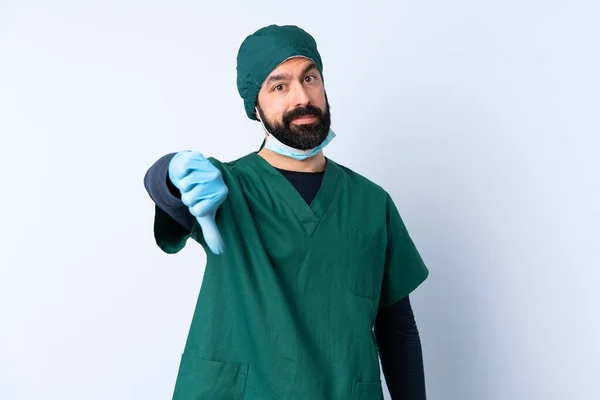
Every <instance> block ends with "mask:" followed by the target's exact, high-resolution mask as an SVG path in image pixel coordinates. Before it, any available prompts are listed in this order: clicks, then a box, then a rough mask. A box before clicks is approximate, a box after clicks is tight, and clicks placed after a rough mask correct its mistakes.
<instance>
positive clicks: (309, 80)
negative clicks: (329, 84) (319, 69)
mask: <svg viewBox="0 0 600 400" xmlns="http://www.w3.org/2000/svg"><path fill="white" fill-rule="evenodd" d="M316 79H317V77H316V76H314V75H308V76H307V77H306V78H304V82H306V83H312V82H314V81H315V80H316Z"/></svg>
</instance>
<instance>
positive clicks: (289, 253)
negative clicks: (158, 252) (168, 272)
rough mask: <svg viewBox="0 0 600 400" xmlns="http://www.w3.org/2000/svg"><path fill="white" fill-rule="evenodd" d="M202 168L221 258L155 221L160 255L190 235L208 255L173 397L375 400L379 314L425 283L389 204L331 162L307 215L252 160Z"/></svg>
mask: <svg viewBox="0 0 600 400" xmlns="http://www.w3.org/2000/svg"><path fill="white" fill-rule="evenodd" d="M210 161H211V162H212V163H213V164H214V165H215V166H216V167H217V168H219V170H220V171H221V172H222V175H223V179H224V181H225V183H226V184H227V186H228V188H229V195H228V196H227V199H226V201H225V202H224V203H223V204H222V206H221V207H220V208H219V211H218V213H217V218H216V222H217V226H218V227H219V230H220V232H221V235H222V236H223V240H224V243H225V252H224V254H222V255H215V254H213V253H212V252H211V251H210V250H209V249H208V247H207V246H206V243H205V242H204V240H203V237H202V232H201V230H200V226H199V225H198V223H196V224H195V226H194V227H193V228H192V230H191V232H185V230H183V228H182V227H181V226H179V225H178V224H177V223H175V222H174V221H173V220H171V219H170V218H169V217H168V216H167V215H166V214H165V213H164V212H162V210H160V209H159V208H156V214H155V224H154V233H155V239H156V242H157V244H158V245H159V246H160V248H161V249H162V250H163V251H164V252H166V253H170V254H172V253H177V252H178V251H180V250H181V249H182V248H183V247H184V246H185V244H186V241H187V240H188V238H189V237H191V238H193V239H194V240H196V241H197V242H198V243H200V244H201V245H202V246H203V247H204V249H205V250H206V254H207V264H206V269H205V273H204V278H203V281H202V286H201V289H200V293H199V296H198V301H197V304H196V309H195V312H194V315H193V319H192V322H191V326H190V330H189V334H188V338H187V341H186V344H185V349H184V352H183V355H182V358H181V363H180V366H179V372H178V375H177V380H176V383H175V391H174V395H173V399H175V400H201V399H211V400H216V399H232V400H238V399H240V400H241V399H244V400H284V399H310V400H321V399H322V400H331V399H344V400H381V399H383V394H382V387H381V381H380V369H379V359H378V350H377V345H376V342H375V337H374V334H373V330H372V328H373V325H374V322H375V317H376V315H377V309H378V307H380V306H386V305H391V304H393V303H395V302H396V301H398V300H400V299H402V298H404V297H405V296H407V295H408V294H409V293H410V292H412V291H413V290H414V289H415V288H416V287H417V286H419V285H420V284H421V283H422V282H423V281H424V280H425V279H426V278H427V276H428V270H427V268H426V266H425V265H424V263H423V261H422V259H421V257H420V256H419V253H418V251H417V249H416V248H415V246H414V244H413V242H412V240H411V238H410V237H409V234H408V232H407V230H406V228H405V226H404V224H403V222H402V220H401V218H400V215H399V213H398V211H397V209H396V207H395V205H394V203H393V201H392V199H391V198H390V196H389V195H388V194H387V192H386V191H384V190H383V189H382V188H380V187H379V186H377V185H376V184H374V183H372V182H370V181H369V180H367V179H366V178H364V177H362V176H360V175H359V174H357V173H355V172H353V171H351V170H350V169H348V168H345V167H343V166H341V165H338V164H336V163H335V162H333V161H332V160H330V159H327V165H326V169H325V173H324V176H323V182H322V185H321V188H320V189H319V192H318V193H317V195H316V197H315V198H314V200H313V201H312V203H311V204H310V205H308V204H307V203H306V202H305V201H304V199H303V198H302V196H301V195H300V194H299V193H298V192H297V191H296V189H295V188H294V187H293V186H292V184H291V183H290V182H289V181H288V180H287V179H286V178H285V177H284V176H283V175H282V174H281V173H280V172H279V171H277V170H276V169H275V168H273V167H272V166H271V165H270V164H268V163H267V162H266V161H265V160H264V159H263V158H262V157H260V156H259V155H258V154H257V153H251V154H249V155H247V156H245V157H242V158H240V159H238V160H236V161H232V162H228V163H222V162H220V161H218V160H216V159H214V158H210Z"/></svg>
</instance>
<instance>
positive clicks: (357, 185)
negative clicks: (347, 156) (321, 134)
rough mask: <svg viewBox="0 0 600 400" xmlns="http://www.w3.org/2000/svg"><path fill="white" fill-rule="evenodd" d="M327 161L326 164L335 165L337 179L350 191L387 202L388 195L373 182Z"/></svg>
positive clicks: (347, 168) (349, 169) (343, 166)
mask: <svg viewBox="0 0 600 400" xmlns="http://www.w3.org/2000/svg"><path fill="white" fill-rule="evenodd" d="M327 160H328V162H333V164H335V166H336V169H337V171H338V173H339V175H340V176H339V178H340V179H343V180H344V181H346V183H347V185H348V187H349V188H350V190H360V191H361V192H363V193H364V194H367V195H369V197H377V198H381V199H382V200H386V201H387V198H388V197H389V194H388V192H387V191H386V190H385V189H384V188H383V187H381V186H380V185H379V184H377V183H375V182H373V181H372V180H371V179H369V178H367V177H365V176H364V175H362V174H360V173H358V172H356V171H354V170H352V169H351V168H349V167H347V166H345V165H342V164H339V163H336V162H335V161H333V160H331V159H327Z"/></svg>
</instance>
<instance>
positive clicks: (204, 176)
mask: <svg viewBox="0 0 600 400" xmlns="http://www.w3.org/2000/svg"><path fill="white" fill-rule="evenodd" d="M220 177H221V173H220V172H219V170H216V171H200V170H193V171H191V172H190V173H188V174H187V175H186V176H185V177H183V178H181V179H180V180H179V181H178V182H177V185H176V186H177V188H178V189H179V190H181V191H182V192H187V191H188V190H191V189H192V188H193V187H194V186H195V185H197V184H201V185H206V184H210V183H211V182H213V181H216V180H217V179H219V178H220Z"/></svg>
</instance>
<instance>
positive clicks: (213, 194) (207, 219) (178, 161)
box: [169, 150, 229, 254]
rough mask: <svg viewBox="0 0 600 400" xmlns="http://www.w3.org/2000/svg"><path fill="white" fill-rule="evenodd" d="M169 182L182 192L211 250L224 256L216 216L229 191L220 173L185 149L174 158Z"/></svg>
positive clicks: (184, 201)
mask: <svg viewBox="0 0 600 400" xmlns="http://www.w3.org/2000/svg"><path fill="white" fill-rule="evenodd" d="M169 179H170V180H171V182H172V183H173V185H174V186H175V187H176V188H177V189H179V191H180V192H181V201H182V202H183V204H185V205H186V206H187V207H188V209H189V210H190V213H191V214H192V215H193V216H194V217H196V220H197V221H198V223H199V224H200V227H201V228H202V235H203V236H204V240H205V241H206V244H207V245H208V247H209V248H210V250H211V251H212V252H213V253H215V254H222V253H223V250H224V243H223V238H222V237H221V233H220V232H219V229H218V228H217V224H216V222H215V217H216V214H217V210H218V208H219V207H220V206H221V204H223V202H224V201H225V198H226V197H227V194H228V193H229V189H228V188H227V186H226V185H225V182H223V177H222V176H221V171H219V170H218V169H217V167H215V166H214V165H212V163H211V162H210V161H209V160H208V159H207V158H206V157H204V156H203V155H202V154H200V153H199V152H197V151H191V150H184V151H180V152H179V153H177V154H175V156H174V157H173V158H172V159H171V161H170V163H169Z"/></svg>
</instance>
